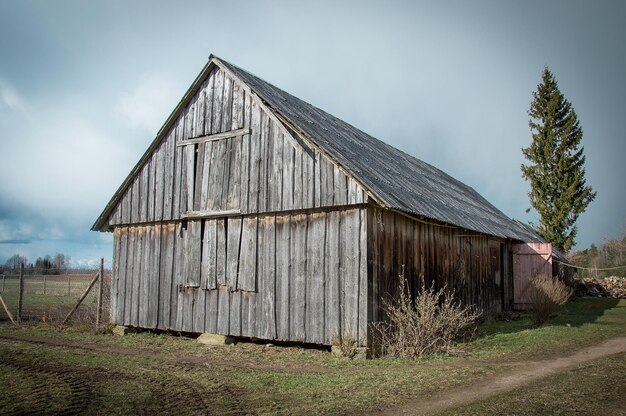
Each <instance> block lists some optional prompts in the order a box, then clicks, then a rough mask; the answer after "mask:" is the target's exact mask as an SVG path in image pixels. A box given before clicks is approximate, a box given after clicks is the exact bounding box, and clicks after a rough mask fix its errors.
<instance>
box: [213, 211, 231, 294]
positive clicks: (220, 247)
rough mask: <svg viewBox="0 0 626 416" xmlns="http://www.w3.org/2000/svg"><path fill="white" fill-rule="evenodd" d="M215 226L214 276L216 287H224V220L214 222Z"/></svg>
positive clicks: (225, 280) (225, 283) (225, 282)
mask: <svg viewBox="0 0 626 416" xmlns="http://www.w3.org/2000/svg"><path fill="white" fill-rule="evenodd" d="M215 222H216V225H217V237H216V244H217V255H216V259H217V260H216V266H215V274H216V275H217V287H218V289H219V288H220V287H221V286H226V285H227V284H228V282H227V279H226V231H227V230H226V220H225V219H218V220H216V221H215Z"/></svg>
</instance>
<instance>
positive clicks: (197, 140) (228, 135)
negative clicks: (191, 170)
mask: <svg viewBox="0 0 626 416" xmlns="http://www.w3.org/2000/svg"><path fill="white" fill-rule="evenodd" d="M244 134H250V129H248V128H240V129H233V130H230V129H228V130H227V131H224V132H221V133H213V134H207V135H203V136H199V137H194V138H193V139H189V140H185V141H184V142H180V143H178V144H177V145H176V146H182V147H184V146H192V145H194V144H202V143H209V142H214V141H217V140H223V139H233V138H235V137H239V136H243V135H244Z"/></svg>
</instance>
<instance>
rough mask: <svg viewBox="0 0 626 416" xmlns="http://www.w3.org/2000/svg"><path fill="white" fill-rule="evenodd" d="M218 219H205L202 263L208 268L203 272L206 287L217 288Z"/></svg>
mask: <svg viewBox="0 0 626 416" xmlns="http://www.w3.org/2000/svg"><path fill="white" fill-rule="evenodd" d="M217 221H218V220H214V219H208V220H205V221H204V236H203V239H204V240H203V255H202V265H203V266H204V268H205V269H206V270H205V272H206V273H205V274H203V275H204V288H205V289H217Z"/></svg>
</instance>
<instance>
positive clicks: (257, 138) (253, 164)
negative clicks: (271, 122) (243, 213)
mask: <svg viewBox="0 0 626 416" xmlns="http://www.w3.org/2000/svg"><path fill="white" fill-rule="evenodd" d="M250 130H251V135H250V160H249V163H250V174H249V186H248V209H247V212H258V209H259V182H260V180H261V178H260V170H261V157H262V155H261V109H260V108H259V107H258V106H257V105H256V103H254V102H253V103H252V108H251V126H250Z"/></svg>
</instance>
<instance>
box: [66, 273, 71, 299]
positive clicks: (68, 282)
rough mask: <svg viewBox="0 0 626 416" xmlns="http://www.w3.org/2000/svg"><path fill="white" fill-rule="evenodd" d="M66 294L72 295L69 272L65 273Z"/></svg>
mask: <svg viewBox="0 0 626 416" xmlns="http://www.w3.org/2000/svg"><path fill="white" fill-rule="evenodd" d="M67 296H72V292H71V291H70V274H69V273H68V274H67Z"/></svg>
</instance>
